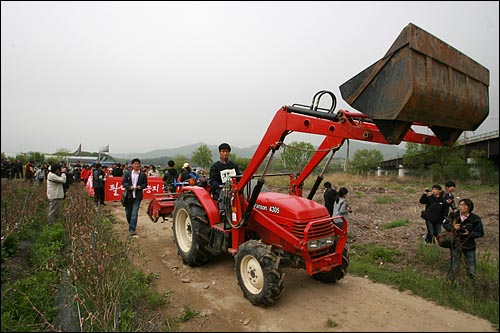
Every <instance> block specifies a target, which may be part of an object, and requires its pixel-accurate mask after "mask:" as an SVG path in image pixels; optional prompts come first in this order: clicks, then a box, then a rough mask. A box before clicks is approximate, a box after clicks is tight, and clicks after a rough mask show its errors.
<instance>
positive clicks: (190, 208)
mask: <svg viewBox="0 0 500 333" xmlns="http://www.w3.org/2000/svg"><path fill="white" fill-rule="evenodd" d="M173 218H174V221H173V223H172V229H173V232H174V240H175V243H176V245H177V251H178V253H179V255H180V256H181V258H182V261H183V262H184V263H185V264H187V265H189V266H200V265H203V264H204V263H206V262H207V261H208V260H210V259H211V258H212V257H213V254H211V253H210V252H209V251H208V250H207V245H208V241H209V239H210V225H209V222H208V217H207V214H206V212H205V210H204V209H203V207H202V205H201V204H200V202H199V201H198V199H197V198H196V196H195V195H194V194H191V193H186V194H182V195H180V196H179V197H178V198H177V201H176V202H175V208H174V212H173Z"/></svg>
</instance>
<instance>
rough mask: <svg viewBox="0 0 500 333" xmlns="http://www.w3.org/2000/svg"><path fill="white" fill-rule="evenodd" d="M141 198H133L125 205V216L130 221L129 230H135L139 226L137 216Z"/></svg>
mask: <svg viewBox="0 0 500 333" xmlns="http://www.w3.org/2000/svg"><path fill="white" fill-rule="evenodd" d="M141 201H142V200H141V199H137V198H131V199H130V202H129V203H128V205H127V206H126V207H125V216H126V217H127V222H128V231H135V228H136V227H137V217H138V216H139V207H140V206H141Z"/></svg>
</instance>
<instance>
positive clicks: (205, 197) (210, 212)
mask: <svg viewBox="0 0 500 333" xmlns="http://www.w3.org/2000/svg"><path fill="white" fill-rule="evenodd" d="M180 191H181V192H182V193H185V192H191V193H193V194H194V195H195V196H196V198H197V199H198V201H199V202H200V204H201V205H202V206H203V209H204V210H205V212H206V213H207V217H208V221H209V222H210V225H214V224H217V223H219V222H220V217H219V207H218V206H217V202H216V201H215V200H214V199H212V196H211V195H210V193H209V192H208V191H207V190H205V189H204V188H203V187H199V186H183V187H182V188H181V190H180Z"/></svg>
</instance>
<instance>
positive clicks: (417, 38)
mask: <svg viewBox="0 0 500 333" xmlns="http://www.w3.org/2000/svg"><path fill="white" fill-rule="evenodd" d="M489 80H490V78H489V70H488V69H486V68H485V67H483V66H482V65H480V64H479V63H477V62H476V61H474V60H472V59H471V58H469V57H468V56H466V55H465V54H463V53H461V52H460V51H458V50H456V49H454V48H453V47H451V46H450V45H448V44H446V43H445V42H443V41H441V40H440V39H438V38H437V37H435V36H433V35H431V34H430V33H428V32H426V31H424V30H422V29H420V28H419V27H417V26H416V25H414V24H412V23H410V24H408V25H407V26H406V27H405V28H404V29H403V31H402V32H401V33H400V34H399V36H398V38H397V39H396V41H395V42H394V43H393V44H392V46H391V48H390V49H389V51H387V53H386V54H385V56H384V57H383V58H382V59H380V60H379V61H377V62H376V63H375V64H373V65H372V66H370V67H368V68H367V69H365V70H364V71H362V72H361V73H359V74H358V75H356V76H355V77H353V78H351V79H350V80H349V81H347V82H345V83H344V84H342V85H341V86H340V92H341V94H342V98H343V99H344V100H345V101H346V102H347V103H348V104H349V105H351V106H352V107H353V108H355V109H356V110H358V111H361V112H363V113H364V114H366V115H367V116H369V117H370V118H371V119H372V120H373V121H374V123H375V124H376V125H377V126H378V128H379V129H380V131H381V132H382V134H383V135H384V137H385V138H386V140H387V141H388V142H389V143H393V144H399V143H400V142H401V141H402V140H403V138H404V136H405V135H406V132H407V131H408V130H409V129H410V127H411V126H412V125H413V124H414V123H416V124H422V125H425V126H428V127H429V128H430V129H431V130H432V131H433V132H434V134H435V135H436V136H437V137H438V138H439V140H440V141H441V142H442V143H443V144H444V145H452V144H453V143H454V142H455V141H456V140H457V139H458V137H459V136H460V134H461V133H462V132H463V131H464V130H469V131H473V130H475V129H476V128H478V127H479V125H481V123H482V122H483V121H484V120H485V119H486V118H487V117H488V113H489V97H488V86H489Z"/></svg>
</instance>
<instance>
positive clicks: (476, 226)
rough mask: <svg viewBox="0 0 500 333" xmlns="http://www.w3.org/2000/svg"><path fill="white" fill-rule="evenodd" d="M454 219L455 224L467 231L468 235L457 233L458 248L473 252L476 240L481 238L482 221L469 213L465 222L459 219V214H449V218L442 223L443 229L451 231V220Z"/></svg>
mask: <svg viewBox="0 0 500 333" xmlns="http://www.w3.org/2000/svg"><path fill="white" fill-rule="evenodd" d="M454 218H456V223H458V224H460V225H461V226H462V227H463V229H466V230H468V231H469V234H468V235H465V236H464V235H462V234H461V233H460V232H458V235H459V236H460V246H461V247H462V250H475V249H476V238H480V237H483V235H484V229H483V221H481V218H480V217H479V216H478V215H476V214H473V213H470V214H469V216H468V217H467V218H466V219H465V220H463V221H462V220H461V219H460V212H455V213H454V212H451V213H450V216H449V218H447V219H446V221H445V222H444V223H443V228H444V229H445V230H448V231H453V230H455V228H453V219H454Z"/></svg>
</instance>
